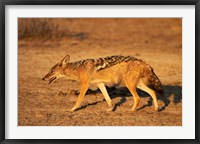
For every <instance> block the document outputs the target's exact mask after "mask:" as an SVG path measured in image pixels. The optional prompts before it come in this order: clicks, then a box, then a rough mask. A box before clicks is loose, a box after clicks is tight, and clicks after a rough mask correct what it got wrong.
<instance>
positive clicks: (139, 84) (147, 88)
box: [137, 79, 158, 111]
mask: <svg viewBox="0 0 200 144" xmlns="http://www.w3.org/2000/svg"><path fill="white" fill-rule="evenodd" d="M137 88H139V89H141V90H143V91H145V92H147V93H148V94H149V95H150V96H151V97H152V99H153V102H154V106H155V110H156V111H157V110H158V102H157V98H156V92H155V91H154V90H152V89H150V88H149V87H148V86H146V85H145V84H144V82H143V81H142V80H141V79H140V80H139V82H138V84H137Z"/></svg>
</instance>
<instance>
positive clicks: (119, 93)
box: [79, 85, 182, 112]
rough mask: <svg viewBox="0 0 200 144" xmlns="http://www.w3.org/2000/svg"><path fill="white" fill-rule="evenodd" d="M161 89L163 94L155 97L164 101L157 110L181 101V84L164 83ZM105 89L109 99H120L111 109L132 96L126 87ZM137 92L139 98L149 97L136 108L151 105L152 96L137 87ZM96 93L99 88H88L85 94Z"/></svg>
mask: <svg viewBox="0 0 200 144" xmlns="http://www.w3.org/2000/svg"><path fill="white" fill-rule="evenodd" d="M163 89H164V94H162V95H160V94H157V99H158V100H160V101H162V102H163V103H164V105H163V106H162V107H161V108H160V109H159V110H158V111H159V112H161V111H163V110H165V108H166V107H168V105H169V104H170V103H171V102H173V103H174V104H177V103H180V102H181V101H182V87H181V86H170V85H165V86H163ZM107 91H108V93H109V96H110V98H111V99H114V98H117V97H120V101H119V102H117V103H116V104H115V105H114V108H113V111H116V109H117V108H118V107H119V106H120V105H122V104H123V103H125V102H126V98H127V97H132V95H131V93H130V92H129V90H128V89H127V88H126V87H123V88H115V87H107ZM137 92H138V94H139V96H140V97H141V98H144V97H149V100H148V103H147V104H145V105H143V106H141V107H140V108H138V109H137V110H141V109H144V108H145V107H150V106H152V105H153V101H152V98H151V97H150V96H149V95H148V94H147V93H145V92H143V91H141V90H139V89H137ZM97 93H101V92H100V90H99V89H97V90H90V89H89V90H88V91H87V95H90V94H97ZM103 101H105V100H103ZM99 102H102V101H98V102H94V103H91V104H87V105H85V106H82V107H80V108H79V109H82V108H86V107H87V106H91V105H95V104H97V103H99Z"/></svg>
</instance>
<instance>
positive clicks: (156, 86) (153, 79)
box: [149, 69, 164, 94]
mask: <svg viewBox="0 0 200 144" xmlns="http://www.w3.org/2000/svg"><path fill="white" fill-rule="evenodd" d="M149 82H150V84H151V85H152V86H153V88H154V89H155V90H156V91H158V92H159V93H160V94H163V93H164V91H163V87H162V84H161V82H160V80H159V78H158V77H157V76H156V74H155V73H154V71H153V69H152V74H151V75H150V78H149Z"/></svg>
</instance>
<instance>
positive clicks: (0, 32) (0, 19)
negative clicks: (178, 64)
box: [0, 0, 200, 144]
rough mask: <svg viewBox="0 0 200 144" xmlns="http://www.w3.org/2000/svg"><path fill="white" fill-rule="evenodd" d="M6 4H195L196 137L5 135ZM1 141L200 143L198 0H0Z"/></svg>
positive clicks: (199, 4)
mask: <svg viewBox="0 0 200 144" xmlns="http://www.w3.org/2000/svg"><path fill="white" fill-rule="evenodd" d="M6 5H195V139H120V140H115V139H101V140H99V139H90V140H82V139H59V140H57V139H53V140H52V139H28V140H25V139H5V124H6V122H5V97H6V95H5V82H6V81H5V76H6V75H5V55H6V54H5V7H6ZM0 14H1V16H0V58H1V62H0V68H1V71H0V82H1V87H0V92H1V93H0V142H1V143H38V144H39V143H104V144H107V143H140V144H143V143H153V144H155V143H170V144H174V143H180V144H194V143H195V144H197V143H200V140H199V139H200V135H199V130H200V125H199V121H200V116H199V114H200V113H199V111H200V99H199V88H198V86H199V75H198V74H199V61H200V57H199V56H200V53H199V52H200V51H199V49H200V1H199V0H115V1H111V0H95V1H93V0H84V1H83V0H56V1H55V0H0Z"/></svg>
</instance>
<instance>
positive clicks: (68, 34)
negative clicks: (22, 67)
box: [18, 18, 87, 40]
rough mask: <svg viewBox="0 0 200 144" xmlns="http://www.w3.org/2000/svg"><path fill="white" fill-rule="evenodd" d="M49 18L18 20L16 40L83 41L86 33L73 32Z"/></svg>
mask: <svg viewBox="0 0 200 144" xmlns="http://www.w3.org/2000/svg"><path fill="white" fill-rule="evenodd" d="M54 21H55V19H50V18H19V19H18V38H19V40H21V39H57V38H59V39H60V38H75V39H80V40H83V39H85V38H86V37H87V35H86V33H83V32H73V31H70V30H69V29H68V27H66V26H62V25H61V24H59V23H55V22H54Z"/></svg>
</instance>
